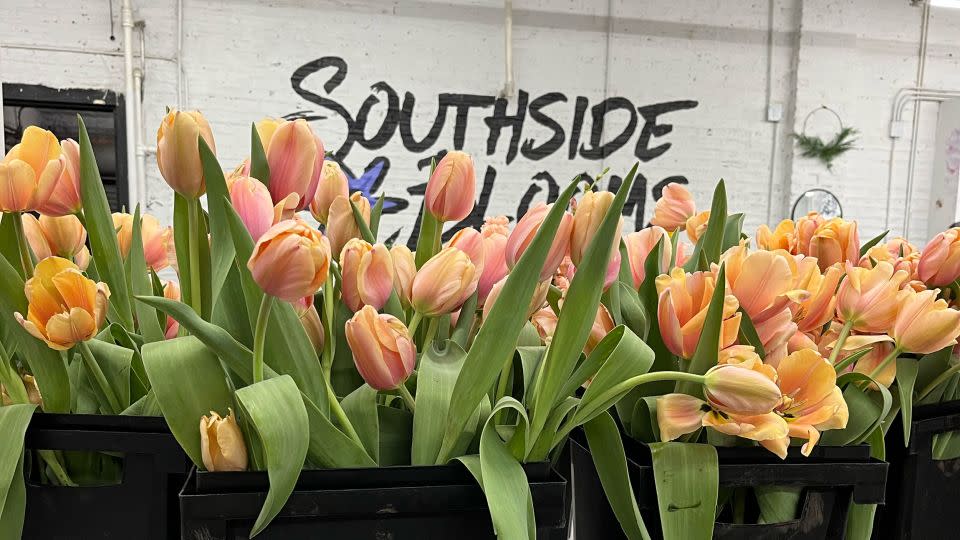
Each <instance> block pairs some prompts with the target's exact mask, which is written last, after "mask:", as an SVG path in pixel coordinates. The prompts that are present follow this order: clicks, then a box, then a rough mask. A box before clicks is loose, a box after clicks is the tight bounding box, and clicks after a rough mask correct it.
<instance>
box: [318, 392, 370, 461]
mask: <svg viewBox="0 0 960 540" xmlns="http://www.w3.org/2000/svg"><path fill="white" fill-rule="evenodd" d="M323 382H324V383H325V386H326V387H327V396H328V397H329V399H328V400H327V401H329V402H330V410H331V411H333V414H334V416H336V417H337V422H338V423H339V424H340V426H341V427H343V429H344V431H346V433H347V436H348V437H350V438H351V439H353V441H354V442H355V443H357V444H358V445H360V448H364V449H365V448H366V447H365V446H364V445H363V441H361V440H360V435H357V430H355V429H353V424H351V423H350V419H349V418H347V413H345V412H343V407H341V406H340V402H339V401H338V400H337V393H336V392H334V391H333V387H332V386H330V379H328V378H326V377H324V379H323Z"/></svg>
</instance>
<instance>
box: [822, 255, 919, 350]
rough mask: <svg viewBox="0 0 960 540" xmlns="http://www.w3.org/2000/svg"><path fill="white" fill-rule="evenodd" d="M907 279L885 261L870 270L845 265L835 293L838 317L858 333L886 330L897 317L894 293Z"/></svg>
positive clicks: (895, 295) (902, 273) (905, 274)
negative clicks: (844, 270)
mask: <svg viewBox="0 0 960 540" xmlns="http://www.w3.org/2000/svg"><path fill="white" fill-rule="evenodd" d="M821 268H822V266H821ZM906 279H907V273H906V272H904V271H902V270H901V271H897V272H894V270H893V266H892V265H891V264H890V263H888V262H886V261H881V262H879V263H877V266H875V267H873V268H871V269H867V268H860V267H856V266H853V265H851V264H849V263H848V264H847V277H846V279H844V280H843V281H842V282H841V283H840V289H839V290H838V291H837V315H838V316H839V317H840V318H841V319H843V320H844V321H846V322H848V323H850V324H852V327H853V329H854V330H857V331H860V332H870V333H880V332H886V331H888V330H889V329H890V328H891V327H892V325H893V323H894V320H895V319H896V317H897V291H898V290H899V289H900V286H901V285H902V284H903V283H904V282H905V281H906Z"/></svg>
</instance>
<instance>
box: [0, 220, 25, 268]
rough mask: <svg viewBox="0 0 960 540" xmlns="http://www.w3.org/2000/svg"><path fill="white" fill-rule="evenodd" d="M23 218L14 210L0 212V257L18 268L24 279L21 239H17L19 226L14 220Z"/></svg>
mask: <svg viewBox="0 0 960 540" xmlns="http://www.w3.org/2000/svg"><path fill="white" fill-rule="evenodd" d="M15 219H21V218H20V216H19V215H18V214H16V213H13V212H9V213H7V212H4V213H2V214H0V257H2V258H3V259H4V260H6V261H7V262H8V263H10V265H11V266H13V267H14V268H15V269H16V270H17V275H19V276H20V280H21V281H23V268H22V265H21V264H20V243H19V242H20V241H19V240H18V239H17V234H18V233H17V226H16V224H15V223H14V221H13V220H15Z"/></svg>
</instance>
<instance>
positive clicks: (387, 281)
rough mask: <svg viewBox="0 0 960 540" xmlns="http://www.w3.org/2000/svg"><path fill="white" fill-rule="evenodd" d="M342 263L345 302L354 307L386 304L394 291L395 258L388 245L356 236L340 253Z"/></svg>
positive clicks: (377, 307) (352, 309)
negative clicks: (392, 256)
mask: <svg viewBox="0 0 960 540" xmlns="http://www.w3.org/2000/svg"><path fill="white" fill-rule="evenodd" d="M340 265H341V267H342V275H343V284H342V295H343V302H344V303H345V304H346V305H347V307H348V308H350V310H351V311H357V310H359V309H360V308H361V307H363V306H373V308H374V309H377V310H379V309H381V308H383V306H384V305H386V303H387V299H389V298H390V294H391V293H392V292H393V261H392V260H391V258H390V252H389V251H388V250H387V247H386V246H384V245H383V244H376V245H370V244H369V243H367V242H364V241H363V240H360V239H359V238H353V239H351V240H350V241H349V242H347V245H346V246H344V247H343V252H341V253H340Z"/></svg>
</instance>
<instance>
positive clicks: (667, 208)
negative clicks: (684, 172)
mask: <svg viewBox="0 0 960 540" xmlns="http://www.w3.org/2000/svg"><path fill="white" fill-rule="evenodd" d="M695 213H697V206H696V204H695V203H694V202H693V197H692V196H691V195H690V192H689V191H687V188H685V187H683V185H682V184H677V183H670V184H667V186H666V187H664V188H663V193H662V195H661V196H660V199H659V200H658V201H657V205H656V207H655V208H654V210H653V219H651V220H650V224H651V225H657V226H659V227H663V228H664V229H666V230H668V231H675V230H677V229H679V228H680V227H683V226H685V225H686V224H687V220H688V219H690V217H691V216H693V215H694V214H695Z"/></svg>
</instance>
